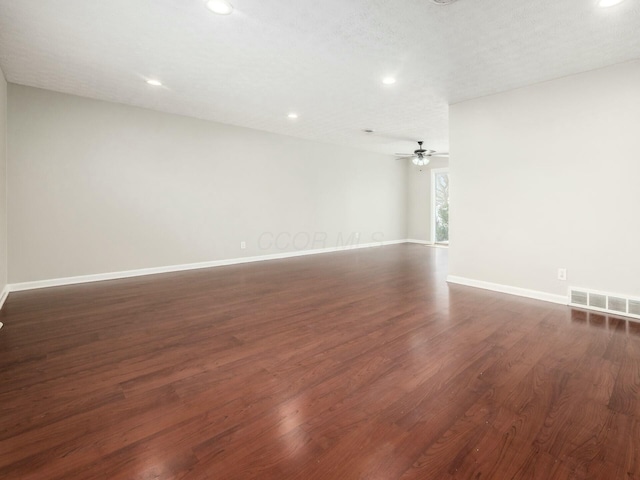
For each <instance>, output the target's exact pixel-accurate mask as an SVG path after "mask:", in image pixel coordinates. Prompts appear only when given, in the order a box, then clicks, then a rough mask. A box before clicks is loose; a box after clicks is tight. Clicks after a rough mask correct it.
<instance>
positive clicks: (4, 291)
mask: <svg viewBox="0 0 640 480" xmlns="http://www.w3.org/2000/svg"><path fill="white" fill-rule="evenodd" d="M10 291H11V290H10V289H9V285H5V286H4V288H3V289H2V293H0V309H2V306H3V305H4V302H5V301H6V300H7V297H8V296H9V292H10Z"/></svg>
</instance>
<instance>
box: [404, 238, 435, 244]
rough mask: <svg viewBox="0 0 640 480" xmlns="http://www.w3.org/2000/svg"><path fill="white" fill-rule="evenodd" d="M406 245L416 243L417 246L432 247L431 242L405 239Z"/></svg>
mask: <svg viewBox="0 0 640 480" xmlns="http://www.w3.org/2000/svg"><path fill="white" fill-rule="evenodd" d="M406 243H417V244H418V245H433V242H428V241H426V240H416V239H415V238H407V240H406Z"/></svg>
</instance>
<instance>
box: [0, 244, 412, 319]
mask: <svg viewBox="0 0 640 480" xmlns="http://www.w3.org/2000/svg"><path fill="white" fill-rule="evenodd" d="M399 243H407V240H406V239H402V240H388V241H384V242H375V243H364V244H355V245H345V246H340V247H329V248H318V249H313V250H298V251H294V252H284V253H275V254H270V255H259V256H254V257H241V258H231V259H227V260H214V261H210V262H199V263H189V264H185V265H170V266H166V267H153V268H143V269H140V270H127V271H123V272H111V273H98V274H93V275H81V276H77V277H66V278H53V279H50V280H39V281H35V282H24V283H14V284H9V285H7V287H6V288H5V292H6V293H3V295H4V297H3V299H6V295H7V294H8V293H9V292H22V291H25V290H36V289H39V288H49V287H60V286H64V285H76V284H80V283H91V282H102V281H104V280H117V279H119V278H131V277H141V276H144V275H156V274H158V273H171V272H182V271H187V270H199V269H202V268H212V267H224V266H227V265H238V264H241V263H252V262H264V261H268V260H280V259H283V258H292V257H302V256H305V255H317V254H321V253H332V252H339V251H343V250H355V249H360V248H372V247H382V246H384V245H396V244H399ZM3 301H4V300H3ZM0 308H1V307H0Z"/></svg>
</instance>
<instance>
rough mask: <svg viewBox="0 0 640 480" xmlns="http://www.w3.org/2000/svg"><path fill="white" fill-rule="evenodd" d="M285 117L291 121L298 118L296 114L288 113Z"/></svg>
mask: <svg viewBox="0 0 640 480" xmlns="http://www.w3.org/2000/svg"><path fill="white" fill-rule="evenodd" d="M287 117H289V118H291V119H292V120H295V119H296V118H298V114H297V113H290V114H289V115H287Z"/></svg>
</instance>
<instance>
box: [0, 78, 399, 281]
mask: <svg viewBox="0 0 640 480" xmlns="http://www.w3.org/2000/svg"><path fill="white" fill-rule="evenodd" d="M9 119H10V122H9V130H8V134H9V170H8V175H9V255H10V258H9V281H10V283H19V282H26V281H36V280H45V279H52V278H61V277H68V276H77V275H87V274H95V273H107V272H115V271H125V270H132V269H141V268H148V267H159V266H169V265H177V264H186V263H196V262H204V261H213V260H220V259H228V258H238V257H242V256H255V255H263V254H272V253H282V252H285V251H292V250H296V249H301V248H304V249H311V248H322V247H334V246H336V245H337V244H339V243H340V242H341V240H340V239H339V238H340V236H342V242H345V241H346V240H347V238H348V237H349V235H350V234H351V233H353V232H360V235H361V236H360V243H368V242H372V241H380V240H398V239H403V238H405V237H406V215H405V206H406V205H405V202H406V195H405V182H406V173H407V169H406V166H405V165H403V164H402V163H401V162H396V161H394V160H393V159H392V158H389V157H386V156H381V155H376V154H372V153H367V152H362V151H358V150H354V149H349V148H343V147H338V146H333V145H327V144H321V143H315V142H310V141H305V140H298V139H295V138H292V137H286V136H281V135H274V134H269V133H264V132H259V131H255V130H249V129H243V128H238V127H232V126H227V125H223V124H218V123H212V122H206V121H202V120H196V119H191V118H187V117H180V116H175V115H169V114H163V113H158V112H153V111H149V110H144V109H139V108H134V107H128V106H124V105H116V104H111V103H106V102H100V101H95V100H90V99H86V98H80V97H75V96H70V95H65V94H59V93H53V92H49V91H44V90H38V89H34V88H30V87H23V86H17V85H12V84H11V85H9ZM285 121H286V119H285ZM300 232H302V233H300ZM316 232H317V236H316V237H315V242H313V241H309V237H311V238H313V236H314V234H316ZM281 233H284V235H282V236H281V237H280V238H279V240H280V242H279V244H278V245H276V244H275V243H274V240H275V239H276V238H277V236H278V235H279V234H281ZM287 234H290V235H291V236H293V235H296V234H299V235H298V237H297V243H296V245H292V242H291V241H290V239H291V237H289V236H288V235H287ZM325 234H326V239H325V240H324V241H323V237H324V235H325ZM260 240H262V242H261V244H260ZM241 241H246V242H247V249H246V250H241V249H240V242H241Z"/></svg>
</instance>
